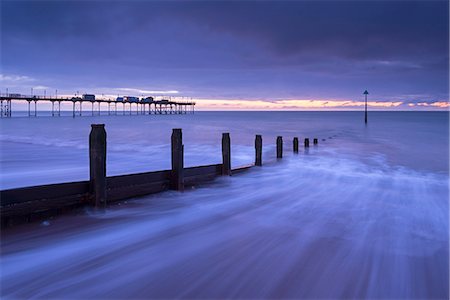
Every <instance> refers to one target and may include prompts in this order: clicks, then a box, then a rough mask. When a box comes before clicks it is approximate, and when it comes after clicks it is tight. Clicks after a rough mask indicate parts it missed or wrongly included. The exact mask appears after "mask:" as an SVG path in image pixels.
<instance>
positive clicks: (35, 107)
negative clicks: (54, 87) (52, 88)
mask: <svg viewBox="0 0 450 300" xmlns="http://www.w3.org/2000/svg"><path fill="white" fill-rule="evenodd" d="M34 116H35V117H37V100H34Z"/></svg>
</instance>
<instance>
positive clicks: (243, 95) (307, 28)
mask: <svg viewBox="0 0 450 300" xmlns="http://www.w3.org/2000/svg"><path fill="white" fill-rule="evenodd" d="M0 3H1V4H0V5H1V37H0V38H1V70H0V92H1V93H5V92H6V89H8V91H9V92H10V93H22V94H30V93H31V92H33V94H37V95H44V93H45V94H46V95H54V94H56V90H57V91H58V92H57V93H58V95H60V96H61V95H70V96H72V95H74V94H76V93H79V94H82V93H95V94H96V95H97V96H98V97H106V98H107V97H110V98H112V97H117V95H121V96H123V95H130V96H150V95H152V96H166V97H168V96H170V97H172V98H173V99H192V100H195V101H196V102H197V104H198V106H199V108H200V109H207V110H222V109H227V110H228V109H231V110H234V109H236V110H242V109H244V110H246V109H250V110H251V109H255V110H271V109H273V110H303V109H307V110H309V109H314V110H315V109H319V110H320V109H326V110H334V109H345V110H352V109H360V108H361V107H363V105H364V96H363V94H362V93H363V92H364V90H366V89H367V90H368V91H369V107H370V108H372V109H388V110H418V109H419V110H423V109H426V110H448V107H449V103H448V99H449V83H448V81H449V2H448V1H439V0H438V1H434V0H426V1H407V0H393V1H366V0H359V1H339V0H334V1H322V0H319V1H276V2H275V1H228V2H222V1H144V0H141V1H139V0H134V1H64V0H59V1H8V0H2V1H1V2H0ZM31 89H33V90H31Z"/></svg>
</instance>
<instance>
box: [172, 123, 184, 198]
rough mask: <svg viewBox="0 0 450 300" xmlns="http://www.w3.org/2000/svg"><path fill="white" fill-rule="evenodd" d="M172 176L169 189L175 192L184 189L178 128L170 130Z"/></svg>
mask: <svg viewBox="0 0 450 300" xmlns="http://www.w3.org/2000/svg"><path fill="white" fill-rule="evenodd" d="M171 145H172V175H171V184H170V188H171V189H173V190H177V191H182V190H183V189H184V183H183V169H184V168H183V165H184V159H183V152H184V146H183V136H182V133H181V129H180V128H175V129H172V138H171Z"/></svg>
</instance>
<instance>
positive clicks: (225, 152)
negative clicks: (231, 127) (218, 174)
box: [222, 133, 231, 176]
mask: <svg viewBox="0 0 450 300" xmlns="http://www.w3.org/2000/svg"><path fill="white" fill-rule="evenodd" d="M222 162H223V165H222V175H228V176H229V175H231V143H230V134H229V133H222Z"/></svg>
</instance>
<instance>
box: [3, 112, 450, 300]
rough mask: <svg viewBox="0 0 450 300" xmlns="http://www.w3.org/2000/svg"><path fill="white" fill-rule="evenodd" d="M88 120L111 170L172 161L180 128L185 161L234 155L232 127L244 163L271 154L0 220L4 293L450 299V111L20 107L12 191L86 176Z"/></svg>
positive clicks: (8, 160) (160, 166) (9, 151)
mask: <svg viewBox="0 0 450 300" xmlns="http://www.w3.org/2000/svg"><path fill="white" fill-rule="evenodd" d="M91 124H105V129H106V132H107V175H108V176H111V175H121V174H131V173H138V172H147V171H153V170H164V169H170V166H171V163H170V135H171V132H172V129H173V128H181V129H182V132H183V144H184V155H185V158H184V162H185V166H197V165H207V164H214V163H221V160H222V157H221V138H222V133H224V132H228V133H230V137H231V159H232V167H233V168H236V167H239V166H243V165H248V164H252V163H254V159H255V158H254V157H255V148H254V141H255V135H256V134H261V135H262V140H263V158H262V159H263V166H262V167H257V168H256V167H255V168H252V169H251V170H250V171H248V172H245V173H241V174H237V175H234V176H230V177H219V178H217V179H216V180H214V181H212V182H210V183H206V184H203V185H200V186H196V187H195V188H192V189H188V190H185V191H184V192H176V191H168V192H164V193H160V194H154V195H149V196H144V197H139V198H135V199H130V200H127V201H122V202H120V203H118V204H115V205H111V206H110V207H108V208H107V209H106V210H105V211H100V212H99V211H95V210H92V209H91V208H86V209H83V210H81V211H79V212H76V213H73V214H68V215H62V216H58V217H55V218H49V219H48V220H44V221H40V222H35V223H30V224H25V225H22V226H17V227H13V228H10V229H5V230H2V233H1V246H0V247H1V248H0V249H1V254H0V255H1V261H0V266H1V269H0V270H1V274H0V276H1V281H0V283H1V286H0V289H1V290H0V292H1V296H2V298H5V299H13V298H45V299H62V298H64V299H66V298H67V299H70V298H72V299H75V298H76V299H106V298H108V299H114V298H120V299H122V298H133V299H142V298H146V299H148V298H164V299H167V298H170V299H173V298H183V299H185V298H196V299H198V298H208V299H223V298H234V299H237V298H239V299H243V298H245V299H287V298H289V299H312V298H314V299H317V298H327V299H349V298H358V299H360V298H370V299H412V298H434V299H448V297H449V112H448V111H441V112H382V111H377V112H369V120H368V124H365V123H364V113H362V112H306V111H305V112H278V111H271V112H268V111H266V112H256V111H255V112H244V111H241V112H196V113H195V114H186V115H126V116H122V115H119V116H107V115H105V113H104V114H103V115H100V116H83V117H75V118H72V117H70V114H69V112H62V116H61V117H51V116H50V115H49V114H48V113H44V114H43V115H42V116H39V117H27V116H26V113H16V114H15V115H14V116H13V117H12V118H3V119H1V120H0V126H1V128H0V142H1V144H0V146H1V148H0V162H1V174H0V189H2V190H5V189H12V188H19V187H27V186H34V185H43V184H51V183H60V182H71V181H80V180H88V178H89V169H88V164H89V157H88V137H89V132H90V130H91ZM277 136H282V137H283V148H284V149H283V150H284V153H283V158H282V159H281V160H277V159H276V143H275V141H276V138H277ZM294 137H298V138H299V140H300V151H299V153H298V154H295V153H293V151H292V140H293V138H294ZM305 138H309V139H310V141H311V146H310V147H309V148H304V147H303V140H304V139H305ZM314 138H317V139H318V145H312V139H314Z"/></svg>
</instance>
